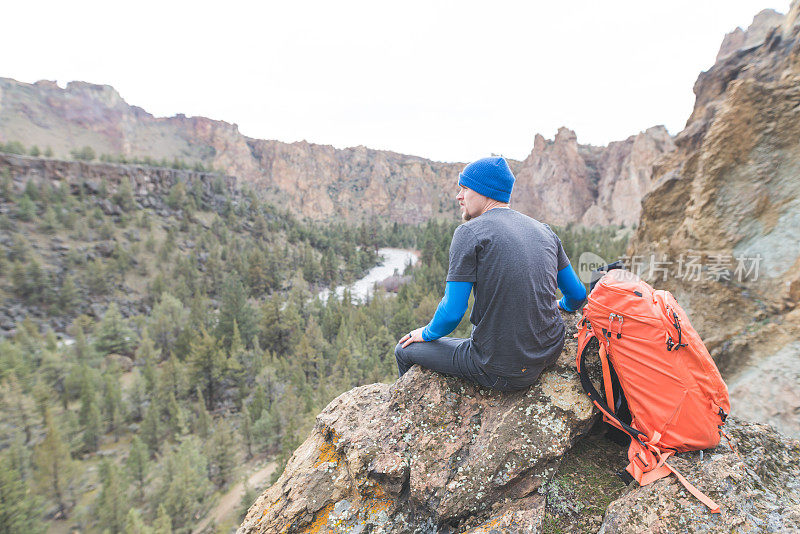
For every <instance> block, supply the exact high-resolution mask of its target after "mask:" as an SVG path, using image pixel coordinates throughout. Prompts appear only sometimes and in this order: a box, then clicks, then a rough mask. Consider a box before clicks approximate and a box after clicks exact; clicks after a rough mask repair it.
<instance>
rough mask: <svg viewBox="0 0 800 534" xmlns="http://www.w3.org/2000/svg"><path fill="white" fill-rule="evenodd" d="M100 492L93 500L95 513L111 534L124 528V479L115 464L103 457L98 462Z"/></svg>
mask: <svg viewBox="0 0 800 534" xmlns="http://www.w3.org/2000/svg"><path fill="white" fill-rule="evenodd" d="M100 484H101V489H100V494H99V495H98V497H97V500H96V501H95V514H96V516H97V518H98V520H99V523H100V525H101V526H102V527H103V528H104V529H107V530H108V531H109V532H111V533H112V534H117V533H121V532H122V531H123V529H124V528H125V519H126V515H127V511H128V506H127V505H126V502H127V501H126V499H125V493H126V492H125V489H126V488H125V486H124V480H123V478H122V475H121V473H120V472H119V467H117V464H115V463H113V462H110V461H108V460H107V459H105V458H104V459H103V461H102V463H101V464H100Z"/></svg>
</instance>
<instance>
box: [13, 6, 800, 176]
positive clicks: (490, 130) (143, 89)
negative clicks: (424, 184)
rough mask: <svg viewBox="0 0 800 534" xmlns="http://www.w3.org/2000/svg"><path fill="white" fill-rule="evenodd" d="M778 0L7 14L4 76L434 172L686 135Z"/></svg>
mask: <svg viewBox="0 0 800 534" xmlns="http://www.w3.org/2000/svg"><path fill="white" fill-rule="evenodd" d="M788 7H789V1H788V0H784V1H780V2H773V1H770V0H760V1H755V0H694V1H689V0H671V1H669V2H664V1H663V0H662V1H650V0H638V1H614V0H609V1H605V2H599V1H597V0H593V1H591V0H589V1H561V2H558V1H549V2H539V1H519V2H507V1H498V0H494V1H492V2H473V1H463V0H462V1H458V2H455V1H439V2H437V1H435V0H427V1H421V2H418V1H413V0H412V1H403V2H394V3H391V4H390V3H388V2H380V1H376V0H372V1H364V2H356V1H320V2H307V1H288V0H287V1H284V2H265V1H262V2H239V1H227V2H221V1H215V2H203V1H194V2H182V1H181V2H178V1H170V0H161V1H159V2H152V1H149V0H148V1H138V2H124V3H123V2H109V1H108V0H105V1H102V2H101V1H97V2H81V1H73V2H65V1H63V0H60V1H53V2H41V1H35V0H26V1H16V2H8V3H7V5H4V6H3V8H2V10H1V11H2V30H1V31H0V50H2V55H0V58H1V59H0V76H5V77H10V78H14V79H17V80H20V81H24V82H34V81H36V80H39V79H51V80H52V79H55V80H58V82H59V84H60V85H62V86H63V85H65V83H66V82H68V81H70V80H84V81H88V82H93V83H103V84H108V85H112V86H114V87H115V88H116V89H117V90H118V91H119V92H120V93H121V95H122V97H123V98H124V99H125V100H126V101H127V102H128V103H129V104H132V105H137V106H140V107H142V108H144V109H145V110H147V111H148V112H150V113H153V114H154V115H156V116H172V115H175V114H177V113H185V114H186V115H203V116H206V117H211V118H213V119H221V120H225V121H228V122H232V123H236V124H238V125H239V129H240V131H241V132H242V133H244V134H245V135H249V136H251V137H257V138H264V139H278V140H280V141H286V142H291V141H297V140H301V139H306V140H308V141H310V142H314V143H322V144H331V145H334V146H336V147H339V148H341V147H346V146H355V145H366V146H368V147H370V148H379V149H388V150H394V151H397V152H402V153H407V154H415V155H419V156H424V157H428V158H432V159H436V160H443V161H470V160H473V159H476V158H479V157H483V156H486V155H488V154H490V153H497V154H503V155H505V156H507V157H510V158H515V159H523V158H524V157H526V156H527V155H528V154H529V153H530V150H531V148H532V147H533V137H534V134H535V133H537V132H539V133H542V134H543V135H544V136H545V137H547V138H549V139H551V138H552V137H553V136H554V135H555V132H556V130H557V129H558V127H559V126H562V125H563V126H567V127H569V128H571V129H573V130H575V131H576V132H577V134H578V141H579V142H581V143H591V144H596V145H602V144H606V143H608V142H609V141H614V140H619V139H624V138H626V137H628V136H629V135H632V134H634V133H636V132H639V131H641V130H644V129H645V128H648V127H650V126H653V125H656V124H664V125H665V126H666V127H667V128H668V130H669V131H670V133H672V134H675V133H677V132H679V131H680V130H681V129H683V126H684V124H685V122H686V119H687V118H688V116H689V114H690V112H691V109H692V105H693V103H694V95H693V93H692V86H693V85H694V82H695V80H696V78H697V75H698V74H699V73H700V71H701V70H706V69H708V68H709V67H710V66H711V65H712V64H713V62H714V57H715V56H716V53H717V51H718V49H719V45H720V43H721V42H722V38H723V36H724V35H725V33H727V32H729V31H731V30H733V29H734V28H735V27H736V26H742V27H743V28H746V27H747V26H748V25H749V24H750V22H751V21H752V19H753V16H754V15H755V14H756V13H758V12H759V11H760V10H762V9H765V8H773V9H775V10H777V11H779V12H782V13H785V12H786V11H787V10H788Z"/></svg>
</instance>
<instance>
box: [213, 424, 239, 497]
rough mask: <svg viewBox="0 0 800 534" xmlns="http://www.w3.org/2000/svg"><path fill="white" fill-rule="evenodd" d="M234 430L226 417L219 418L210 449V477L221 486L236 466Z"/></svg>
mask: <svg viewBox="0 0 800 534" xmlns="http://www.w3.org/2000/svg"><path fill="white" fill-rule="evenodd" d="M234 450H235V449H234V441H233V432H232V431H231V427H230V425H229V424H228V423H227V422H226V421H225V419H219V420H218V421H217V424H216V425H215V428H214V434H213V436H212V437H211V442H210V443H209V451H208V460H209V461H208V470H209V475H210V476H209V479H211V481H212V482H213V483H214V484H216V485H217V487H218V488H221V487H222V486H224V485H225V483H226V482H227V481H228V479H229V478H230V475H231V472H232V471H233V467H234V455H233V454H234Z"/></svg>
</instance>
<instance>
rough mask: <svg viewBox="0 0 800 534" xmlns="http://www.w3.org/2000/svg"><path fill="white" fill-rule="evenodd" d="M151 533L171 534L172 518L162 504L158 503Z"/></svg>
mask: <svg viewBox="0 0 800 534" xmlns="http://www.w3.org/2000/svg"><path fill="white" fill-rule="evenodd" d="M153 534H172V518H171V517H170V516H169V514H168V513H167V509H166V508H165V507H164V505H163V504H159V505H158V513H157V515H156V521H155V523H153Z"/></svg>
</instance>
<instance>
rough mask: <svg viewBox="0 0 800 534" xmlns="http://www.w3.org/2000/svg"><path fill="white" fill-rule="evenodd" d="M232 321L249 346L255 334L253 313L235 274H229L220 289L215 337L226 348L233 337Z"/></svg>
mask: <svg viewBox="0 0 800 534" xmlns="http://www.w3.org/2000/svg"><path fill="white" fill-rule="evenodd" d="M234 321H235V322H236V323H237V324H238V326H239V332H240V333H241V336H242V340H243V341H244V343H245V345H249V344H250V341H251V340H252V339H253V336H254V335H255V334H256V316H255V312H254V311H253V308H252V307H251V306H250V303H249V302H247V293H246V291H245V289H244V285H243V284H242V281H241V280H240V279H239V277H238V276H237V275H236V274H229V275H228V276H227V277H226V279H225V282H224V284H223V287H222V304H221V305H220V310H219V322H218V323H217V337H218V338H219V339H222V340H223V342H224V344H225V346H226V347H228V346H230V342H231V339H232V337H233V323H234Z"/></svg>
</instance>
